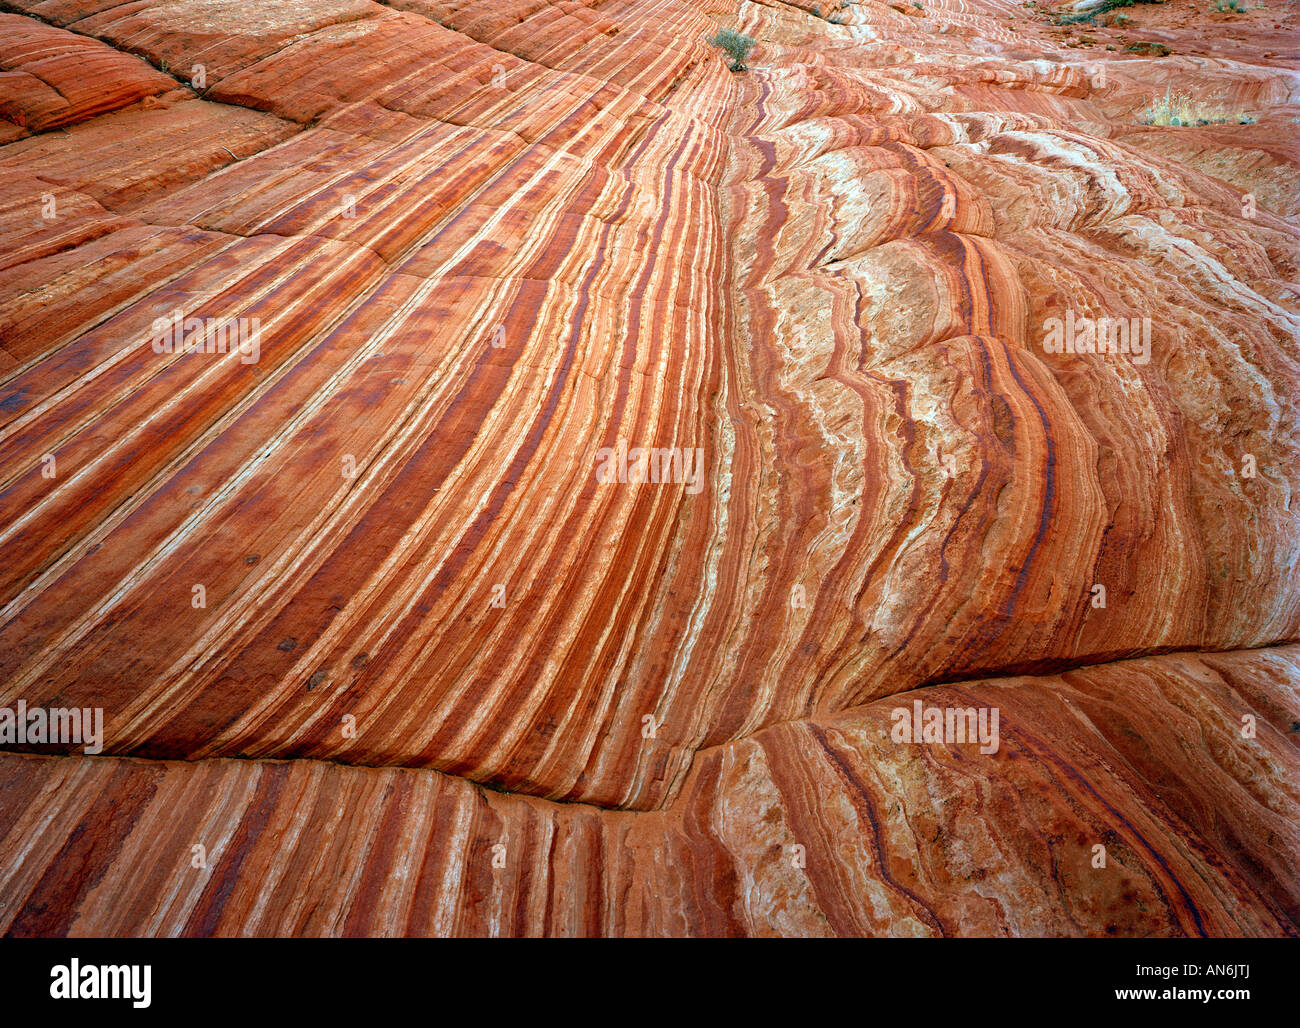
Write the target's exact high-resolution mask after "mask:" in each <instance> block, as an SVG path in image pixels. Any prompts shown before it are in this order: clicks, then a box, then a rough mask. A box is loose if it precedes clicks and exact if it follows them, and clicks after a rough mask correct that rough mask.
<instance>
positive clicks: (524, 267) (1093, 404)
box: [0, 0, 1300, 934]
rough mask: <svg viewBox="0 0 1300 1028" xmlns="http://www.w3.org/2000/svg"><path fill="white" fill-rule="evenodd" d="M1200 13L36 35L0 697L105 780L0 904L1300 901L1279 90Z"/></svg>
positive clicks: (18, 162)
mask: <svg viewBox="0 0 1300 1028" xmlns="http://www.w3.org/2000/svg"><path fill="white" fill-rule="evenodd" d="M1181 2H1182V0H1174V2H1171V3H1169V4H1166V5H1162V7H1161V9H1160V11H1156V12H1154V13H1153V12H1148V11H1147V10H1146V8H1141V9H1139V8H1133V9H1132V10H1133V11H1134V12H1137V13H1135V14H1134V17H1135V18H1139V19H1141V18H1150V19H1163V20H1152V21H1151V24H1150V25H1146V24H1143V26H1142V27H1143V31H1147V33H1148V34H1147V35H1145V36H1141V37H1138V38H1142V39H1151V40H1153V41H1156V42H1160V43H1161V44H1162V45H1163V46H1167V47H1169V48H1170V50H1171V53H1170V54H1169V55H1168V56H1164V57H1152V56H1144V55H1142V54H1139V53H1131V52H1129V51H1128V50H1127V49H1124V47H1127V46H1128V45H1129V44H1128V42H1125V39H1126V38H1127V37H1126V36H1125V32H1126V31H1127V30H1126V29H1122V28H1121V27H1116V26H1102V27H1101V28H1099V29H1098V30H1097V33H1099V35H1097V38H1098V39H1101V41H1102V42H1101V43H1099V44H1096V45H1089V46H1083V45H1080V46H1071V45H1068V44H1069V43H1070V42H1071V41H1072V39H1073V37H1071V36H1070V35H1069V32H1068V31H1065V30H1063V29H1061V28H1058V27H1057V26H1055V25H1054V24H1053V22H1052V21H1051V20H1050V19H1049V18H1048V17H1046V16H1045V15H1044V14H1043V13H1041V12H1036V11H1033V10H1030V9H1026V8H1023V7H1021V6H1019V5H1013V4H1009V3H1005V2H1000V0H981V2H979V3H956V2H952V3H944V4H942V5H936V4H935V3H927V4H925V5H924V6H923V7H922V8H921V9H919V10H918V9H917V8H916V7H915V6H914V5H912V4H910V3H897V4H894V5H892V6H890V5H885V4H881V3H874V2H868V3H861V4H851V5H849V6H846V7H844V8H842V9H840V10H838V11H836V12H834V14H833V15H832V12H831V8H830V7H829V6H827V7H826V9H825V12H820V9H819V8H816V7H815V5H813V4H811V3H810V4H806V5H805V4H803V3H799V4H784V3H773V4H770V5H769V4H757V3H750V2H740V3H736V2H735V0H608V2H603V3H602V2H592V3H590V4H586V3H556V2H552V0H518V2H495V0H494V2H491V3H488V2H486V0H474V2H468V3H465V2H460V0H400V2H394V3H391V4H388V5H384V4H379V3H373V2H370V0H337V2H333V0H332V2H330V3H321V4H310V5H275V4H265V3H261V4H253V3H249V2H247V0H202V2H200V0H179V2H170V0H168V2H156V3H155V2H152V0H144V2H133V3H125V4H119V3H113V2H108V0H6V2H3V3H0V7H2V8H5V9H7V10H8V11H10V12H17V13H8V14H3V15H0V36H2V37H3V38H2V40H0V119H7V120H8V122H7V127H6V123H5V122H4V121H0V140H3V141H5V145H0V183H3V185H4V186H5V200H4V201H3V202H0V343H2V344H3V350H2V352H0V505H2V509H3V515H4V516H3V518H2V519H0V706H9V707H13V706H14V705H15V704H16V703H17V702H18V701H19V700H20V699H21V700H23V701H25V702H26V703H27V704H28V705H29V706H34V707H35V706H41V707H57V706H72V705H76V706H85V707H102V708H103V709H104V712H105V720H106V738H105V742H104V752H105V754H107V755H112V756H101V757H94V758H90V757H84V756H79V755H76V754H79V753H80V747H79V746H76V745H72V744H68V745H63V746H52V745H50V744H44V745H34V746H29V747H27V749H29V750H30V751H31V752H32V753H42V754H49V753H51V752H55V753H63V754H67V755H64V756H57V757H43V758H42V757H36V756H9V757H5V758H4V759H3V760H0V776H3V780H4V782H5V784H4V786H3V793H2V794H0V838H4V841H3V842H0V867H3V868H4V871H3V872H2V873H0V918H7V919H8V920H7V921H4V922H3V923H4V924H5V925H6V927H7V929H8V930H9V931H11V932H13V933H15V934H24V933H26V934H42V933H59V932H63V931H78V932H87V933H105V932H133V933H134V932H142V933H174V932H196V933H212V932H217V933H222V934H239V933H245V932H248V933H256V932H262V933H290V932H297V931H303V932H311V933H317V934H321V933H337V932H350V933H367V932H383V933H401V932H457V933H480V932H493V933H506V934H512V933H542V932H552V933H598V932H599V933H628V934H632V933H673V934H679V933H696V934H707V933H721V932H728V933H730V932H758V933H764V932H766V933H778V932H779V933H830V932H833V933H838V934H855V933H869V934H884V933H907V934H914V933H920V932H930V933H937V932H943V933H948V934H952V933H990V932H991V933H1033V934H1073V933H1095V934H1106V933H1118V934H1130V933H1151V932H1154V933H1165V934H1184V933H1186V934H1240V933H1245V934H1295V933H1298V932H1300V923H1298V922H1300V914H1298V908H1297V895H1298V894H1300V878H1298V877H1297V874H1296V870H1295V867H1296V860H1295V856H1296V852H1297V846H1296V843H1297V841H1298V840H1297V838H1296V828H1295V825H1296V823H1297V822H1296V817H1295V813H1296V811H1295V805H1296V800H1297V789H1298V788H1300V783H1298V782H1297V777H1298V776H1297V763H1296V745H1297V738H1296V735H1295V734H1294V731H1293V726H1294V723H1295V721H1294V719H1295V717H1296V716H1297V713H1298V712H1297V710H1296V689H1297V683H1300V674H1297V669H1296V659H1297V658H1296V649H1295V647H1294V646H1291V645H1287V644H1289V643H1291V642H1293V641H1294V640H1296V639H1297V637H1300V533H1298V532H1297V515H1296V511H1295V502H1296V501H1295V499H1294V495H1295V493H1296V490H1297V487H1298V486H1300V473H1298V472H1297V468H1300V460H1298V459H1297V458H1298V457H1300V452H1298V451H1300V427H1298V426H1300V419H1297V385H1298V383H1300V374H1298V372H1300V365H1298V356H1300V355H1298V354H1297V346H1296V339H1297V333H1298V330H1300V286H1297V278H1300V275H1298V271H1300V268H1298V265H1300V248H1298V247H1297V228H1296V218H1297V215H1298V214H1300V208H1297V200H1296V197H1297V195H1300V194H1298V193H1297V190H1296V182H1297V173H1296V168H1297V165H1298V164H1300V152H1298V151H1297V139H1298V138H1300V133H1297V130H1296V125H1295V119H1296V117H1300V103H1298V102H1297V93H1298V90H1297V79H1296V76H1295V74H1294V65H1295V62H1294V61H1293V60H1287V59H1285V58H1283V57H1279V56H1278V55H1277V53H1275V52H1274V51H1273V50H1271V49H1268V46H1269V45H1270V44H1267V43H1261V44H1260V46H1258V47H1252V45H1250V43H1249V41H1248V40H1242V41H1238V42H1236V43H1234V44H1233V45H1232V46H1231V47H1230V48H1229V50H1228V51H1225V56H1222V57H1219V56H1215V57H1214V58H1213V59H1207V58H1206V57H1205V56H1203V54H1205V53H1206V52H1211V53H1212V52H1213V51H1212V49H1211V50H1209V51H1207V49H1206V47H1207V43H1206V40H1205V38H1204V36H1205V33H1204V30H1203V29H1198V27H1197V23H1196V22H1195V21H1194V19H1191V18H1190V17H1188V18H1181V20H1180V17H1181V16H1177V10H1182V7H1179V4H1180V3H1181ZM1183 7H1185V8H1186V10H1187V11H1190V10H1191V7H1190V6H1189V5H1185V4H1184V5H1183ZM1171 12H1173V13H1171ZM818 13H825V14H826V15H828V16H832V17H834V18H835V20H836V21H838V22H839V23H838V24H837V23H834V22H832V21H827V20H826V19H825V18H823V17H819V16H818ZM1251 17H1254V15H1253V14H1252V15H1251ZM719 25H725V26H731V27H737V28H739V29H740V30H742V31H744V32H747V33H749V34H750V35H752V36H754V37H755V38H756V39H757V40H758V41H759V45H758V48H757V50H756V51H755V53H754V54H753V56H752V57H751V58H750V60H749V64H750V66H751V70H750V71H748V72H746V73H744V74H739V75H733V74H731V73H729V72H728V71H727V70H726V66H725V64H724V63H723V62H722V61H721V59H720V58H719V56H718V54H717V52H716V51H715V50H714V49H713V48H712V47H710V46H708V45H706V44H705V43H704V42H703V37H704V36H705V35H707V34H709V33H711V32H712V31H714V30H715V29H716V27H717V26H719ZM1157 27H1159V31H1158V32H1157V31H1156V28H1157ZM1148 30H1150V31H1148ZM1089 32H1090V33H1091V32H1092V30H1091V29H1090V30H1089ZM1198 32H1199V35H1198ZM1153 33H1154V34H1153ZM1157 37H1158V38H1157ZM1112 39H1113V40H1115V42H1114V43H1113V44H1112V45H1116V46H1117V49H1116V50H1115V51H1107V50H1105V49H1103V46H1104V45H1105V44H1106V43H1108V42H1110V41H1111V40H1112ZM1198 40H1199V43H1198V42H1197V41H1198ZM1274 45H1275V44H1274ZM1170 85H1172V86H1173V87H1174V88H1175V89H1178V90H1182V91H1188V92H1192V93H1195V94H1196V95H1197V96H1198V97H1207V98H1214V99H1216V100H1218V101H1219V102H1220V103H1221V104H1222V105H1224V108H1225V110H1228V111H1233V112H1244V113H1249V114H1250V115H1252V116H1253V117H1254V119H1255V123H1254V124H1237V123H1226V124H1209V125H1203V126H1181V127H1170V126H1164V127H1162V126H1148V125H1141V124H1138V122H1137V118H1136V112H1138V111H1140V110H1141V109H1142V108H1143V107H1144V106H1145V105H1146V104H1148V103H1150V102H1152V101H1153V100H1154V99H1157V98H1158V97H1159V96H1161V95H1163V94H1164V92H1165V90H1166V88H1167V87H1169V86H1170ZM174 312H180V313H179V316H180V317H181V318H182V319H188V318H204V319H212V322H213V323H216V324H225V323H227V322H230V323H235V322H237V321H240V320H241V319H242V320H243V321H244V323H245V325H252V324H253V323H254V319H256V325H257V330H256V337H255V338H256V342H257V352H256V354H255V359H251V360H250V359H248V358H250V357H252V356H254V355H253V354H251V353H248V352H245V353H239V352H230V353H224V354H221V353H167V352H164V353H159V352H156V351H155V347H154V346H153V345H152V339H153V337H154V335H155V332H156V326H157V319H159V318H162V319H164V320H165V319H169V318H171V317H172V316H173V313H174ZM1054 319H1055V321H1054ZM1085 319H1110V320H1111V321H1114V322H1119V321H1122V322H1123V325H1124V327H1125V330H1126V331H1127V330H1128V327H1129V326H1130V324H1132V325H1134V326H1135V336H1134V338H1135V339H1137V338H1144V336H1143V333H1142V331H1141V329H1140V326H1142V325H1145V326H1146V329H1147V334H1146V335H1145V338H1146V339H1148V340H1149V348H1148V349H1146V350H1144V351H1143V352H1140V353H1134V352H1125V353H1075V352H1049V351H1048V349H1047V348H1046V347H1045V345H1044V341H1045V339H1046V338H1047V337H1048V335H1049V326H1051V325H1052V324H1054V323H1068V324H1070V325H1074V324H1076V323H1082V322H1083V321H1084V320H1085ZM208 331H209V332H211V331H212V329H211V326H209V329H208ZM637 447H641V448H650V447H655V448H663V449H665V450H671V451H673V452H676V453H678V454H684V455H685V457H686V461H685V464H684V465H683V464H682V463H680V462H679V463H678V464H676V465H673V466H672V467H673V468H675V469H676V471H677V472H679V473H678V474H675V475H674V476H672V477H673V478H674V480H673V481H670V482H665V483H659V482H641V483H636V482H628V481H600V480H598V476H597V469H598V468H600V467H602V466H603V465H604V464H605V459H604V456H602V455H604V454H608V452H609V451H610V450H611V449H613V450H614V451H615V452H616V454H617V453H622V452H626V450H627V449H631V448H637ZM697 454H698V464H697V463H695V462H694V461H693V460H692V458H693V457H695V456H696V455H697ZM614 463H615V464H617V463H618V462H617V460H615V461H614ZM633 465H634V466H635V458H634V459H633ZM692 469H694V470H695V471H698V476H695V475H692V474H691V472H692ZM667 470H669V466H668V465H665V471H667ZM1261 647H1268V648H1267V649H1260V648H1261ZM1175 651H1181V652H1175ZM1192 651H1217V652H1200V653H1194V652H1192ZM1154 654H1164V656H1151V655H1154ZM1133 658H1138V659H1133ZM1016 675H1034V676H1038V677H1034V678H1032V679H1028V678H1027V679H1016V678H1012V677H1008V676H1016ZM991 678H993V679H997V681H996V682H994V681H989V679H991ZM940 683H960V684H940ZM895 694H906V695H905V696H902V695H900V696H899V697H898V699H897V700H896V701H895V700H893V699H891V697H892V696H894V695H895ZM989 697H996V701H994V700H993V699H989ZM913 700H922V701H924V702H926V703H929V704H931V705H938V706H940V707H943V706H953V705H956V706H960V707H963V708H964V707H978V706H980V705H981V704H983V705H985V706H988V705H993V706H997V707H998V708H999V709H1000V710H1001V711H1002V716H1003V722H1002V723H1003V742H1004V746H1003V748H1002V749H1001V750H999V751H998V752H997V753H996V754H980V753H979V752H978V749H977V748H974V749H961V748H959V749H957V750H950V749H946V748H944V747H943V746H939V747H938V748H935V747H933V746H929V745H927V746H922V747H919V748H918V747H912V746H908V745H899V744H895V743H892V742H891V741H890V738H889V732H888V729H889V723H890V722H889V713H890V711H891V710H892V709H894V708H895V707H896V706H899V705H903V706H909V705H910V704H911V703H912V701H913ZM1246 715H1252V716H1255V717H1257V718H1258V719H1259V725H1260V727H1259V733H1258V735H1256V736H1254V737H1253V738H1246V737H1243V736H1242V734H1241V726H1242V717H1243V716H1246ZM1288 718H1290V719H1291V720H1288ZM8 748H11V749H12V748H15V747H12V746H11V747H8ZM122 757H129V758H137V759H130V760H125V759H115V758H122ZM231 757H243V758H256V760H255V762H249V761H247V760H244V761H238V762H236V761H230V760H226V759H224V758H231ZM179 760H184V761H191V762H195V761H197V763H175V762H174V761H179ZM159 761H163V762H165V763H159ZM280 761H285V762H287V763H280ZM339 765H365V766H358V767H343V766H339ZM467 779H468V780H469V781H466V780H467ZM473 783H480V784H481V785H484V786H488V787H489V789H486V790H485V789H482V788H480V787H479V785H476V784H473ZM492 790H501V791H504V792H508V793H510V794H511V795H502V794H501V793H500V792H497V791H492ZM338 811H342V813H341V814H340V813H338ZM327 815H328V816H327ZM276 819H279V820H276ZM273 823H274V824H276V825H278V826H279V827H276V828H274V829H272V828H271V827H268V826H270V825H272V824H273ZM1027 823H1032V824H1034V825H1037V826H1039V827H1038V828H1037V829H1036V830H1034V831H1030V830H1029V829H1028V828H1027V827H1026V824H1027ZM79 826H80V827H79ZM162 826H165V830H164V828H163V827H162ZM5 832H7V833H8V835H7V837H5V835H4V833H5ZM60 832H61V833H63V834H62V835H61V836H60V834H59V833H60ZM285 832H287V833H289V834H290V835H291V836H292V837H293V838H295V839H297V840H299V841H298V842H295V843H294V844H293V845H292V846H285V845H284V844H283V833H285ZM505 836H509V838H510V839H511V840H513V841H512V842H509V843H502V844H503V845H506V847H507V851H506V852H507V854H508V856H507V865H506V867H505V868H504V869H503V868H493V867H492V857H493V853H492V852H491V846H493V845H497V843H498V842H500V841H501V839H502V838H503V837H505ZM209 840H211V841H209ZM277 840H278V841H277ZM38 842H39V845H38ZM193 845H203V846H205V847H206V849H207V850H208V851H210V852H211V853H212V854H213V857H212V860H211V861H209V868H208V869H207V870H196V869H193V868H191V867H190V865H189V853H190V847H191V846H193ZM796 845H797V846H802V847H804V850H805V855H806V859H807V866H806V868H797V867H795V866H793V865H792V864H791V862H790V861H789V860H787V859H786V858H785V857H784V856H783V854H784V853H785V851H786V848H788V847H791V846H796ZM1094 845H1105V846H1107V847H1109V848H1110V851H1111V858H1110V863H1109V865H1108V870H1106V869H1094V868H1093V867H1092V866H1091V863H1090V861H1091V859H1092V856H1093V853H1092V847H1093V846H1094ZM295 847H297V848H295ZM313 876H315V877H313ZM309 880H310V881H311V882H312V884H311V885H310V886H308V884H306V883H307V882H308V881H309ZM214 883H215V884H214ZM322 891H323V892H325V893H329V894H330V895H333V896H334V897H335V898H334V901H333V905H332V906H331V905H329V904H324V903H321V904H320V905H319V906H318V905H316V903H315V901H313V902H312V903H308V902H307V901H306V900H304V899H303V897H304V896H306V895H309V894H310V895H314V896H319V895H321V894H323V893H322Z"/></svg>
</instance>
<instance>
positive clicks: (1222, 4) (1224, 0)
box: [1214, 0, 1250, 14]
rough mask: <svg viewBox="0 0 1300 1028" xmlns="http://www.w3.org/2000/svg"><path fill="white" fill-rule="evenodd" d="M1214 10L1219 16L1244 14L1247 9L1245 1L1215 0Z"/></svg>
mask: <svg viewBox="0 0 1300 1028" xmlns="http://www.w3.org/2000/svg"><path fill="white" fill-rule="evenodd" d="M1214 9H1215V10H1216V11H1219V12H1220V13H1221V14H1227V13H1228V12H1232V13H1233V14H1245V13H1246V12H1247V11H1248V10H1250V8H1249V7H1247V6H1246V3H1245V0H1215V3H1214Z"/></svg>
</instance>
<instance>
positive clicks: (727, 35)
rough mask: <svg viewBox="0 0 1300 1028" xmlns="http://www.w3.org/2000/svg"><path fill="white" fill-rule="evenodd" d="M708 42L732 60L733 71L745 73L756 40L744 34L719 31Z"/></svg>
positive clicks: (732, 31)
mask: <svg viewBox="0 0 1300 1028" xmlns="http://www.w3.org/2000/svg"><path fill="white" fill-rule="evenodd" d="M707 42H708V43H709V44H710V45H712V46H716V47H717V48H718V49H720V50H721V51H722V52H723V53H725V54H726V55H727V56H728V57H730V58H731V70H732V71H745V70H746V68H745V58H746V57H748V56H749V52H750V51H751V50H753V49H754V43H755V40H754V39H753V38H752V37H750V36H747V35H745V34H744V33H743V32H736V31H734V30H732V29H718V34H717V35H715V36H710V37H709V39H708V40H707Z"/></svg>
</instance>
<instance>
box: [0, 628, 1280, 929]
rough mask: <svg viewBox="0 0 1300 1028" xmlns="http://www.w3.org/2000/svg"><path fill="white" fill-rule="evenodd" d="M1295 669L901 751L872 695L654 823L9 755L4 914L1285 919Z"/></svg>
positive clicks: (400, 785)
mask: <svg viewBox="0 0 1300 1028" xmlns="http://www.w3.org/2000/svg"><path fill="white" fill-rule="evenodd" d="M1298 678H1300V647H1297V646H1287V647H1282V648H1279V649H1271V650H1258V651H1252V652H1250V653H1244V654H1214V655H1205V656H1199V657H1191V656H1183V655H1177V656H1164V657H1152V658H1147V659H1143V660H1133V661H1121V662H1116V663H1112V664H1107V665H1102V666H1097V667H1090V668H1083V669H1080V670H1077V671H1069V672H1066V673H1064V674H1063V675H1060V676H1057V677H1051V678H1018V679H1000V680H994V681H987V682H975V683H963V684H962V685H960V686H938V687H933V688H927V689H923V690H920V691H919V692H917V693H915V694H912V695H911V696H909V697H908V700H909V701H910V700H912V699H915V700H917V701H920V702H922V703H924V704H925V705H927V706H932V705H940V706H945V705H951V704H957V705H959V706H975V705H979V704H989V703H992V704H995V705H997V706H998V707H999V708H1000V710H1001V712H1002V713H1001V719H1000V725H999V735H1000V743H1001V745H1000V748H999V750H998V752H997V753H996V754H992V755H986V754H983V753H981V752H980V747H979V746H978V744H958V745H953V746H942V745H940V746H934V745H928V746H900V745H896V744H895V743H894V742H893V741H891V733H892V731H893V724H894V719H893V718H892V717H891V708H892V707H893V706H894V705H895V703H894V701H893V700H890V699H885V700H877V701H875V702H873V703H870V704H867V705H866V706H864V707H859V708H856V709H855V710H853V711H847V712H844V713H842V714H839V715H836V716H834V717H831V718H828V719H826V720H821V719H809V720H803V721H799V722H788V723H785V724H782V725H777V726H773V727H771V728H768V729H765V730H763V731H761V732H759V733H757V734H756V735H754V736H751V737H750V738H748V739H746V740H744V741H742V742H735V743H727V744H724V745H723V746H720V747H716V748H713V749H709V750H705V751H702V752H701V753H700V754H699V757H698V759H697V761H696V766H695V767H694V769H693V770H692V772H691V775H690V778H689V781H688V783H687V785H686V787H685V788H684V790H683V792H682V794H681V795H680V796H679V797H678V799H677V802H676V803H675V804H674V805H673V807H672V808H671V809H669V810H667V811H652V812H647V813H628V812H612V811H606V810H599V809H596V808H593V807H589V806H586V805H583V804H560V803H552V802H547V801H544V800H535V799H531V798H528V797H523V796H507V795H502V794H500V793H496V792H491V791H488V790H485V789H482V788H480V787H478V786H474V785H471V784H470V783H468V782H466V781H464V780H463V779H457V778H448V777H445V776H443V775H440V774H437V773H435V772H421V771H410V770H405V769H397V768H389V769H368V768H348V767H342V766H339V765H337V764H329V763H321V762H317V761H290V762H286V763H278V762H264V761H235V760H205V761H200V762H198V763H197V764H184V763H173V762H158V761H138V760H122V759H92V758H85V757H82V758H77V757H54V758H41V757H24V756H6V757H2V758H0V774H3V776H4V781H5V803H4V805H3V811H2V814H0V929H3V930H6V931H8V932H9V933H11V934H14V935H46V934H64V933H69V934H74V935H115V934H133V935H134V934H147V935H164V934H194V935H210V934H221V935H244V934H247V935H259V934H285V933H292V934H308V935H339V934H346V935H401V934H494V935H495V934H521V935H524V934H526V935H572V934H588V935H591V934H601V933H608V934H622V933H629V934H674V935H701V934H724V933H725V934H742V933H745V934H757V935H770V934H800V935H829V934H838V935H864V934H865V935H878V934H892V935H937V934H948V935H951V934H1034V935H1115V934H1119V935H1135V934H1142V935H1146V934H1151V933H1156V934H1175V935H1184V934H1185V935H1239V934H1247V935H1259V934H1288V933H1294V931H1295V927H1296V922H1297V919H1298V918H1300V883H1297V881H1296V878H1295V874H1294V857H1295V853H1296V850H1297V847H1298V846H1300V780H1297V770H1300V759H1297V753H1296V742H1295V735H1294V733H1295V728H1294V724H1295V723H1296V721H1295V719H1296V718H1297V717H1300V692H1298V691H1297V689H1296V682H1297V680H1298ZM1243 711H1255V712H1257V713H1258V717H1259V723H1258V733H1257V735H1256V737H1255V738H1253V739H1250V740H1245V739H1242V737H1241V734H1240V732H1239V727H1240V715H1241V713H1242V712H1243ZM178 811H184V815H185V816H184V817H178V816H177V812H178ZM1097 847H1104V850H1105V861H1106V862H1105V867H1099V866H1097V863H1098V861H1097V849H1096V848H1097ZM497 865H499V866H497Z"/></svg>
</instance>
